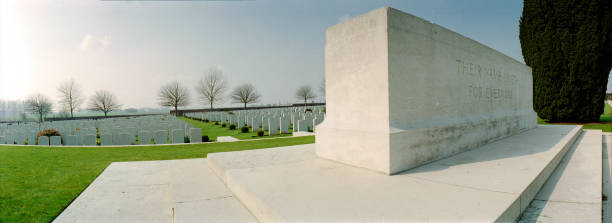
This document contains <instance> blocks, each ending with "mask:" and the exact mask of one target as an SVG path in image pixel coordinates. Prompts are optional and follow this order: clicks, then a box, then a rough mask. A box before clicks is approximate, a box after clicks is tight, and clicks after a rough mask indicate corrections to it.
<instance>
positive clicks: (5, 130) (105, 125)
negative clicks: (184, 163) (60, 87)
mask: <svg viewBox="0 0 612 223" xmlns="http://www.w3.org/2000/svg"><path fill="white" fill-rule="evenodd" d="M193 127H194V126H193V125H191V124H188V123H186V122H184V121H182V120H180V119H178V118H176V117H174V116H161V115H157V116H141V117H134V118H108V119H101V120H75V121H72V120H69V121H55V122H43V123H22V124H19V125H7V124H3V125H1V126H0V144H28V145H35V144H37V143H36V142H37V141H38V145H67V146H82V145H86V146H95V145H97V140H98V138H97V135H99V137H100V138H99V140H100V145H134V144H137V143H138V144H143V145H145V144H151V143H156V144H167V143H184V142H185V137H188V138H189V140H190V141H192V142H201V140H202V136H201V132H202V131H201V129H199V132H200V135H199V136H198V137H196V135H195V134H196V133H197V131H198V130H197V129H196V130H193V129H194V128H193ZM44 129H55V130H57V131H58V132H59V133H60V134H61V135H62V137H59V136H58V137H57V138H54V137H51V138H50V139H49V138H44V137H43V139H42V142H41V141H40V137H38V140H37V134H38V132H40V131H42V130H44ZM160 131H161V132H160ZM192 131H194V133H191V132H192ZM164 132H165V134H164ZM168 133H171V134H168ZM155 134H157V135H155ZM137 140H138V141H137ZM47 141H48V142H47Z"/></svg>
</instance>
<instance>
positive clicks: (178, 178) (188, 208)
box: [169, 159, 257, 223]
mask: <svg viewBox="0 0 612 223" xmlns="http://www.w3.org/2000/svg"><path fill="white" fill-rule="evenodd" d="M169 169H170V174H169V176H170V182H171V184H170V188H171V190H170V192H171V193H170V194H171V195H172V201H173V202H172V208H173V213H174V222H177V223H179V222H257V220H256V219H255V218H254V217H253V215H251V214H250V213H249V211H248V210H247V209H246V208H245V207H244V206H242V204H241V203H240V201H238V200H236V198H234V197H233V195H232V193H231V192H230V191H229V189H228V188H227V187H226V186H225V185H224V184H223V182H221V180H220V179H219V178H218V177H217V176H216V175H215V174H214V173H213V171H212V170H211V169H210V168H209V167H208V165H207V164H206V159H189V160H180V161H174V162H173V161H171V162H170V163H169Z"/></svg>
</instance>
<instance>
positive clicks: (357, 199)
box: [207, 125, 597, 222]
mask: <svg viewBox="0 0 612 223" xmlns="http://www.w3.org/2000/svg"><path fill="white" fill-rule="evenodd" d="M581 132H582V129H581V126H567V125H549V126H541V127H538V128H535V129H532V130H529V131H525V132H522V133H519V134H516V135H513V136H511V137H507V138H504V139H501V140H498V141H496V142H493V143H489V144H486V145H484V146H481V147H479V148H476V149H474V150H470V151H466V152H464V153H460V154H457V155H455V156H452V157H448V158H445V159H442V160H438V161H435V162H432V163H429V164H426V165H423V166H421V167H418V168H415V169H412V170H409V171H405V172H402V173H401V174H396V175H393V176H386V175H382V174H378V173H375V172H373V171H370V170H366V169H363V168H355V167H352V166H347V165H344V164H341V163H338V162H333V161H329V160H327V159H321V158H317V157H315V156H314V154H313V149H314V148H313V147H314V146H313V145H312V144H310V145H299V146H292V147H285V148H272V149H261V150H251V151H240V152H225V153H215V154H209V155H208V158H207V160H208V164H209V166H210V167H211V168H212V169H213V170H214V171H215V173H216V174H217V175H218V176H220V177H221V178H222V179H223V180H224V181H225V182H226V184H227V185H228V187H229V188H230V189H231V190H232V193H233V194H234V195H235V196H236V197H237V198H239V200H240V201H242V202H243V204H244V205H245V206H246V207H247V208H248V209H249V210H250V211H251V213H253V214H254V215H255V216H256V217H257V218H258V220H259V221H260V222H301V221H306V222H514V221H515V220H516V219H517V218H518V217H519V215H520V213H521V211H522V210H523V209H524V208H526V207H527V206H528V205H529V202H531V200H532V199H533V198H534V197H535V195H536V193H537V192H538V190H539V189H540V188H541V186H542V185H543V183H544V182H545V181H546V179H547V178H548V177H549V176H550V175H551V173H552V172H553V170H554V169H555V167H556V166H557V165H558V163H559V162H560V160H561V159H562V158H563V155H564V154H565V153H566V152H567V151H568V150H569V149H570V147H571V146H572V144H573V143H574V142H575V141H576V138H578V136H579V135H580V133H581ZM309 152H310V153H311V154H310V155H308V154H307V153H309ZM596 192H597V191H594V192H593V193H592V194H595V193H596ZM589 194H591V193H589Z"/></svg>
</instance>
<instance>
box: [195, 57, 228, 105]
mask: <svg viewBox="0 0 612 223" xmlns="http://www.w3.org/2000/svg"><path fill="white" fill-rule="evenodd" d="M226 90H227V82H226V81H225V78H224V77H223V71H221V70H220V69H218V68H216V67H211V68H210V69H208V75H206V77H204V79H201V80H200V81H199V82H198V84H197V86H196V91H197V92H198V95H199V98H200V101H202V103H204V104H206V105H210V108H211V109H212V108H213V106H214V105H215V104H219V103H220V102H222V101H223V93H225V91H226Z"/></svg>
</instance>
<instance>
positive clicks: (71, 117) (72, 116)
mask: <svg viewBox="0 0 612 223" xmlns="http://www.w3.org/2000/svg"><path fill="white" fill-rule="evenodd" d="M70 119H74V115H72V108H70Z"/></svg>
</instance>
